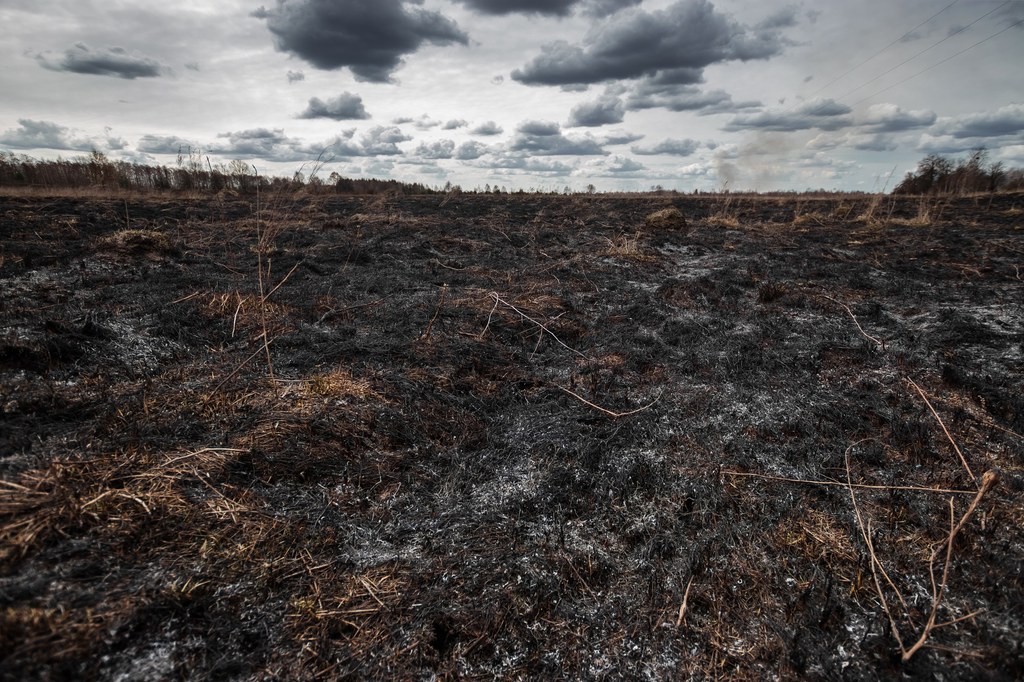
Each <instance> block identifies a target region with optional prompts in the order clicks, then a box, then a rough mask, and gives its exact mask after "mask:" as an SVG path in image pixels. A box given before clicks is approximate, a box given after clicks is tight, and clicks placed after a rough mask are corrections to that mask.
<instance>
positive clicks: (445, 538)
mask: <svg viewBox="0 0 1024 682" xmlns="http://www.w3.org/2000/svg"><path fill="white" fill-rule="evenodd" d="M801 201H802V202H803V203H797V200H796V199H791V198H772V197H736V198H731V199H729V200H728V201H725V200H724V199H723V198H722V197H717V198H716V197H694V198H688V197H683V196H676V197H672V196H662V197H656V196H652V197H646V198H610V197H534V196H524V197H515V198H509V197H475V196H469V195H464V196H458V197H455V198H454V199H452V200H450V201H446V202H444V204H443V205H440V204H441V200H440V198H437V197H423V198H396V197H386V196H385V197H370V198H330V199H323V198H321V199H310V198H300V197H287V196H279V197H270V198H269V199H266V200H265V205H264V206H263V207H262V210H261V213H260V216H259V218H260V221H261V222H260V224H259V226H257V222H256V212H255V208H254V205H253V203H252V201H249V200H241V199H224V198H210V199H188V200H186V199H179V200H171V199H160V198H156V197H154V198H149V199H139V198H136V199H132V200H130V201H129V202H127V203H126V202H125V201H123V200H121V199H116V200H115V199H111V200H109V201H107V200H101V199H49V200H43V199H30V198H18V197H4V198H0V216H2V218H0V317H2V321H3V325H2V329H3V333H2V335H0V405H2V408H3V412H2V417H0V420H2V428H0V676H2V678H3V679H6V680H27V679H53V680H57V679H104V680H127V679H147V680H158V679H182V678H188V679H239V680H241V679H252V680H270V679H340V678H351V679H367V678H385V679H421V678H422V679H427V678H432V677H435V676H436V677H437V678H445V679H453V678H480V679H493V678H496V677H497V678H533V679H537V678H544V679H547V678H554V679H581V678H582V679H604V678H611V679H614V678H654V679H687V678H689V679H705V678H707V679H710V678H717V677H722V678H730V679H776V678H779V679H797V678H812V679H839V678H842V679H856V680H875V679H893V678H896V677H900V676H909V677H920V678H922V679H932V678H935V677H938V676H941V677H942V678H943V679H957V680H973V679H997V680H1004V679H1005V680H1010V679H1020V678H1022V677H1024V650H1022V646H1024V645H1022V642H1024V635H1022V633H1024V584H1022V576H1024V524H1022V523H1021V519H1022V518H1024V503H1022V497H1021V491H1022V489H1024V473H1022V472H1024V437H1022V435H1021V434H1022V433H1024V402H1022V392H1021V386H1024V371H1022V370H1024V359H1022V357H1024V356H1022V351H1024V307H1022V305H1021V302H1022V301H1024V282H1022V280H1021V277H1022V275H1021V268H1022V267H1024V260H1022V256H1021V254H1022V253H1024V231H1022V226H1024V223H1022V220H1021V214H1020V210H1019V208H1017V206H1018V205H1019V204H1020V202H1021V197H1020V196H1019V195H1018V196H997V197H995V198H989V197H986V198H985V199H984V200H974V199H964V200H957V201H950V202H949V203H948V204H947V205H946V206H944V209H943V211H942V214H941V215H942V217H941V220H936V221H934V222H932V223H929V224H927V225H922V224H920V221H915V220H913V217H914V215H916V212H917V210H918V204H919V201H920V200H918V199H913V200H909V199H901V200H899V201H898V202H896V203H894V204H893V205H892V207H891V210H889V211H888V212H887V214H886V216H885V217H884V219H882V218H878V217H870V216H869V217H864V216H866V215H868V212H867V209H868V206H867V202H868V201H869V198H867V197H865V198H858V197H852V198H851V197H833V198H828V197H826V198H818V199H804V200H801ZM858 202H860V203H858ZM128 204H130V206H129V205H128ZM673 207H674V208H677V209H679V211H680V212H681V214H682V216H685V222H684V221H683V220H682V219H681V218H680V219H676V220H674V221H672V222H670V223H664V221H662V222H659V221H655V220H646V217H647V216H649V215H651V214H653V213H655V212H656V211H659V210H661V209H665V208H673ZM126 208H129V209H130V217H131V218H130V219H131V224H130V225H126V224H125V215H126ZM662 215H668V214H665V213H663V214H662ZM672 215H675V214H672ZM257 227H259V232H260V234H261V235H262V236H263V240H262V242H260V243H257V239H256V235H257ZM258 263H262V264H263V268H264V270H263V272H262V274H263V279H264V287H265V288H264V295H263V296H261V295H260V289H259V282H258V272H257V269H258V267H259V265H258ZM268 357H269V358H270V359H271V361H272V363H273V368H272V372H271V368H270V367H268V364H267V358H268ZM911 382H913V383H911ZM915 385H916V386H917V387H920V389H921V393H918V391H917V390H915V388H914V386H915ZM922 394H923V396H925V397H926V398H927V401H928V402H927V403H926V402H925V400H923V399H922ZM933 410H934V412H933ZM944 428H945V430H946V431H948V433H949V436H947V435H946V431H944V430H943V429H944ZM954 443H955V444H956V446H957V448H959V454H958V452H957V451H956V450H955V449H954V447H953V444H954ZM968 468H969V470H970V471H968ZM986 472H998V484H997V485H996V486H995V487H994V488H992V489H991V490H990V491H987V492H986V494H985V495H984V497H983V498H982V499H981V501H980V503H979V504H978V506H977V509H976V511H974V512H973V514H972V515H971V516H970V518H969V519H968V520H967V522H966V523H964V524H963V527H962V529H960V530H959V532H958V534H956V537H955V541H954V542H953V547H952V551H951V553H950V556H951V559H950V562H949V565H948V581H947V582H948V584H947V585H946V586H945V587H944V589H943V594H942V598H941V600H940V602H939V605H938V608H937V609H935V611H936V614H935V619H936V624H939V625H941V624H947V623H948V625H944V626H941V627H937V628H935V629H934V630H933V631H931V632H930V633H929V637H928V642H927V645H926V646H925V648H923V649H921V650H920V651H919V652H916V653H915V654H914V655H913V656H912V657H911V658H910V659H909V660H908V661H903V660H901V651H900V648H899V644H898V642H897V640H896V636H895V634H898V635H899V636H900V638H901V639H902V641H904V643H906V644H907V645H909V644H910V643H913V642H914V641H916V640H917V638H918V636H919V635H920V633H921V632H922V629H923V627H924V625H925V623H926V622H927V621H928V619H929V615H930V613H931V612H932V610H933V606H934V605H935V603H936V593H935V591H934V589H933V586H932V582H931V578H930V573H929V568H930V562H929V559H930V557H933V556H937V557H938V558H937V559H933V560H932V561H931V571H932V574H934V575H935V576H936V577H935V579H936V580H939V578H940V577H941V575H942V574H943V570H942V569H943V568H944V565H945V556H946V552H945V548H944V545H943V543H944V542H945V541H946V540H947V537H948V536H949V534H950V516H951V513H954V514H955V515H956V518H959V517H960V515H961V514H964V513H965V510H966V508H967V505H968V503H969V502H970V501H971V499H972V492H973V491H975V490H977V486H978V485H979V480H980V477H981V476H982V474H984V473H986ZM848 477H849V479H848ZM848 480H849V481H850V482H852V483H855V484H856V485H858V486H865V487H857V488H855V489H854V498H853V500H851V490H850V489H849V487H848V486H847V485H846V484H847V481H848ZM922 489H931V490H922ZM935 489H939V490H942V491H956V492H935V491H934V490H935ZM951 499H952V508H953V511H952V512H951V507H950V505H951V502H950V500H951ZM854 500H855V501H856V503H857V507H858V510H859V513H860V521H858V516H857V513H856V512H855V509H854V507H853V504H852V502H853V501H854ZM866 537H867V538H869V539H870V541H871V545H870V547H869V546H868V544H867V543H866V541H865V538H866ZM872 552H873V553H874V555H875V557H876V559H877V563H876V561H875V560H874V559H872V558H871V554H872ZM880 566H881V567H882V568H884V572H885V575H884V577H883V576H882V575H880V574H879V573H878V569H879V567H880ZM873 575H878V579H879V582H878V583H877V584H876V582H875V580H874V579H873ZM882 597H884V598H885V602H886V604H887V606H888V608H889V609H890V613H889V615H887V613H886V611H885V606H884V605H883V603H882ZM894 631H895V634H894Z"/></svg>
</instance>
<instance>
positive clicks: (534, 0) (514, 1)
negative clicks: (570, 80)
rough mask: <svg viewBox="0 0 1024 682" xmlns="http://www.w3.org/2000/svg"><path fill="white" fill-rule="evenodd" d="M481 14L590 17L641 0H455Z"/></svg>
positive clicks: (607, 12)
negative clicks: (575, 14) (573, 13)
mask: <svg viewBox="0 0 1024 682" xmlns="http://www.w3.org/2000/svg"><path fill="white" fill-rule="evenodd" d="M455 2H458V3H461V4H463V5H465V6H466V7H469V8H470V9H472V10H474V11H476V12H479V13H481V14H491V15H503V14H545V15H548V16H556V17H564V16H568V15H569V14H570V13H571V12H572V11H573V9H575V8H577V7H578V8H579V9H580V12H581V13H582V14H584V15H586V16H591V17H606V16H608V15H610V14H614V13H616V12H618V11H619V10H623V9H625V8H627V7H635V6H636V5H639V4H640V3H641V2H642V0H455Z"/></svg>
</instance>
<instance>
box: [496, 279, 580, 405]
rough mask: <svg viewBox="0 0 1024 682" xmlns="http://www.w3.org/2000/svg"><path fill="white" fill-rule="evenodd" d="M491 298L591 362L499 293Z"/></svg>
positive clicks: (562, 345)
mask: <svg viewBox="0 0 1024 682" xmlns="http://www.w3.org/2000/svg"><path fill="white" fill-rule="evenodd" d="M490 296H491V298H493V299H494V302H495V307H497V304H499V303H500V304H501V305H503V306H505V307H507V308H510V309H512V310H513V311H515V312H516V313H518V314H519V316H520V317H522V318H523V319H524V320H529V321H530V322H533V323H534V324H535V325H537V326H538V327H540V328H541V330H542V331H544V332H545V333H547V334H548V335H549V336H550V337H551V338H553V339H554V340H555V341H556V342H557V343H558V345H560V346H561V347H562V348H565V349H566V350H568V351H570V352H572V353H575V354H576V355H578V356H580V357H581V358H583V359H584V360H590V358H589V357H587V356H586V355H584V354H583V353H581V352H579V351H578V350H576V349H575V348H572V347H571V346H568V345H566V344H565V343H563V342H562V340H561V339H560V338H558V336H556V335H555V333H554V332H553V331H551V330H550V329H548V328H547V327H546V326H544V324H542V323H540V322H538V321H537V320H535V319H533V318H532V317H530V316H529V315H527V314H526V313H524V312H523V311H522V310H520V309H519V308H517V307H515V306H514V305H512V304H511V303H509V302H508V301H506V300H504V299H503V298H501V297H500V296H498V293H497V292H495V291H492V292H491V294H490ZM493 312H494V311H493V310H492V311H491V313H492V314H493ZM490 323H491V320H490V317H488V318H487V325H488V326H490ZM484 331H487V328H486V327H484ZM480 336H481V337H483V332H481V333H480ZM562 390H565V389H562ZM577 397H579V396H577Z"/></svg>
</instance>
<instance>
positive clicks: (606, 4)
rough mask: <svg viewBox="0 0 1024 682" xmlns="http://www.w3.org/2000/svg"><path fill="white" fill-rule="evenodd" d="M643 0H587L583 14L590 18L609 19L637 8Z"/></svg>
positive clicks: (582, 10)
mask: <svg viewBox="0 0 1024 682" xmlns="http://www.w3.org/2000/svg"><path fill="white" fill-rule="evenodd" d="M641 2H643V0H586V1H585V2H584V3H583V5H582V8H581V14H583V15H585V16H589V17H607V16H609V15H611V14H615V13H616V12H619V11H621V10H624V9H626V8H628V7H636V6H637V5H639V4H640V3H641Z"/></svg>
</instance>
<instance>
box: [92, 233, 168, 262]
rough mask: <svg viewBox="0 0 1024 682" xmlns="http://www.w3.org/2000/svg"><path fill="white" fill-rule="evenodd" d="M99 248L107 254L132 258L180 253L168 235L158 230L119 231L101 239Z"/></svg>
mask: <svg viewBox="0 0 1024 682" xmlns="http://www.w3.org/2000/svg"><path fill="white" fill-rule="evenodd" d="M98 246H99V247H100V248H102V249H104V250H106V251H107V252H111V253H118V254H124V255H132V256H141V255H150V256H166V255H173V254H175V253H177V251H178V250H177V248H175V246H174V245H173V244H172V243H171V240H170V239H168V238H167V235H165V234H162V233H160V232H157V231H156V230H118V231H117V232H114V233H113V234H110V235H107V236H105V237H101V238H100V239H99V241H98Z"/></svg>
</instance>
